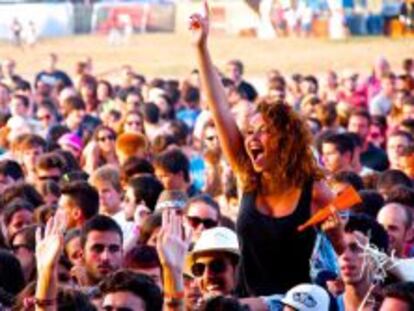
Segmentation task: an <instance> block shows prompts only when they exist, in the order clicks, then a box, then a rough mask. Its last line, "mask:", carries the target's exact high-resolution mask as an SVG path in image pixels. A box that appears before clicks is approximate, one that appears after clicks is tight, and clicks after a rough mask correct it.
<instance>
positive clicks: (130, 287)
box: [99, 270, 163, 311]
mask: <svg viewBox="0 0 414 311" xmlns="http://www.w3.org/2000/svg"><path fill="white" fill-rule="evenodd" d="M99 288H100V290H101V292H102V294H103V295H104V296H105V295H107V294H110V293H116V292H129V293H132V294H133V295H135V296H138V297H140V298H141V299H142V300H143V301H144V303H145V310H146V311H161V310H162V304H163V298H162V294H161V290H160V289H159V288H158V286H157V285H156V284H155V283H154V281H153V280H152V279H151V278H150V277H148V276H146V275H143V274H139V273H135V272H133V271H130V270H120V271H117V272H115V273H112V274H110V275H108V276H107V277H105V278H104V280H103V281H102V282H101V283H100V284H99Z"/></svg>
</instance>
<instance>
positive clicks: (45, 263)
mask: <svg viewBox="0 0 414 311" xmlns="http://www.w3.org/2000/svg"><path fill="white" fill-rule="evenodd" d="M65 230H66V217H65V214H64V213H63V212H57V213H56V215H55V216H52V217H50V218H49V220H48V222H47V224H46V227H45V230H44V233H43V235H42V230H41V228H37V230H36V263H37V269H38V271H41V270H44V269H53V268H55V267H56V266H57V262H58V261H59V257H60V255H61V254H62V251H63V245H64V241H63V233H64V232H65Z"/></svg>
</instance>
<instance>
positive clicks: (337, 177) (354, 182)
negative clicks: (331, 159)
mask: <svg viewBox="0 0 414 311" xmlns="http://www.w3.org/2000/svg"><path fill="white" fill-rule="evenodd" d="M332 181H333V182H337V183H346V184H350V185H351V186H352V187H354V189H355V190H356V191H360V190H362V189H364V182H363V180H362V178H361V176H359V175H358V174H357V173H354V172H351V171H341V172H337V173H335V174H333V176H332Z"/></svg>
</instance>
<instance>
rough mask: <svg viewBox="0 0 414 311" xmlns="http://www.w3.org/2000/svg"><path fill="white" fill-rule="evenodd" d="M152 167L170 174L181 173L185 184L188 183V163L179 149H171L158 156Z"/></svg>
mask: <svg viewBox="0 0 414 311" xmlns="http://www.w3.org/2000/svg"><path fill="white" fill-rule="evenodd" d="M154 166H155V167H159V168H161V169H162V170H165V171H167V172H169V173H172V174H178V173H182V174H183V177H184V180H185V181H186V182H189V181H190V161H189V160H188V158H187V156H186V155H185V154H184V153H183V152H182V151H181V150H179V149H171V150H167V151H164V152H163V153H161V154H159V155H158V156H157V157H156V158H155V160H154Z"/></svg>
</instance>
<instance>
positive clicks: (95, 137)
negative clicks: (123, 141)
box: [93, 124, 116, 141]
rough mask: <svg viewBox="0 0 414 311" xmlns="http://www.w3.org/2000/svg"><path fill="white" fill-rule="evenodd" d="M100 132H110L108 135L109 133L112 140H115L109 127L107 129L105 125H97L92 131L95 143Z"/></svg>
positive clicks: (113, 132) (114, 133)
mask: <svg viewBox="0 0 414 311" xmlns="http://www.w3.org/2000/svg"><path fill="white" fill-rule="evenodd" d="M101 131H108V132H110V133H111V135H112V136H113V137H114V138H116V132H115V131H114V130H113V128H111V127H109V126H106V125H103V124H100V125H98V126H97V127H96V128H95V130H94V131H93V139H94V140H95V141H98V139H99V133H100V132H101Z"/></svg>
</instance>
